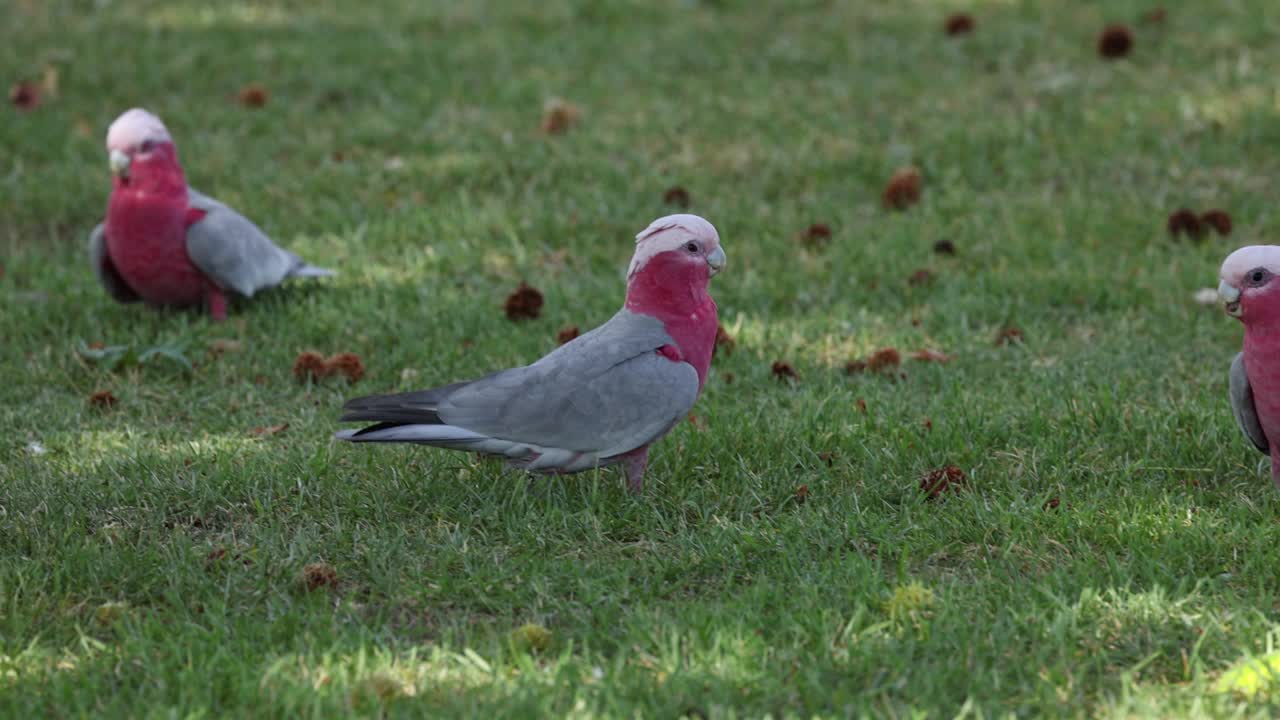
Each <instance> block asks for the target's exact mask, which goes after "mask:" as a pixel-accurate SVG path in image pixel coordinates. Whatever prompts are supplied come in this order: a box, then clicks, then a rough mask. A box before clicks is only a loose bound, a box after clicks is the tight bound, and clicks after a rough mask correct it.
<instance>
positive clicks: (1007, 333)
mask: <svg viewBox="0 0 1280 720" xmlns="http://www.w3.org/2000/svg"><path fill="white" fill-rule="evenodd" d="M1025 340H1026V337H1025V336H1024V335H1023V333H1022V328H1020V327H1016V326H1013V325H1006V326H1005V327H1002V328H1000V332H998V333H996V345H997V346H999V345H1014V344H1019V343H1022V342H1024V341H1025Z"/></svg>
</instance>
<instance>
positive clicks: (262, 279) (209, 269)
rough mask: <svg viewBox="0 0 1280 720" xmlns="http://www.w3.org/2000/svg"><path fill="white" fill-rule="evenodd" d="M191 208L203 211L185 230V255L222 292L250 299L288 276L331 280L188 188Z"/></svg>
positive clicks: (244, 220)
mask: <svg viewBox="0 0 1280 720" xmlns="http://www.w3.org/2000/svg"><path fill="white" fill-rule="evenodd" d="M187 194H188V198H189V203H190V204H191V207H193V208H197V209H199V210H204V211H205V216H204V218H202V219H201V220H199V221H197V222H195V223H192V224H191V226H190V227H189V228H187V255H188V256H189V257H190V258H191V262H192V263H193V264H195V266H196V267H198V268H200V269H201V270H202V271H203V272H204V273H205V274H206V275H208V276H209V278H210V279H211V280H213V281H214V282H215V283H217V284H218V286H219V287H221V288H223V289H225V290H233V291H235V292H237V293H240V294H241V295H244V296H246V297H252V296H253V294H254V293H256V292H258V291H259V290H264V289H266V288H269V287H273V286H275V285H278V284H280V282H281V281H282V280H284V279H285V278H287V277H289V276H291V275H299V274H302V275H308V276H318V275H331V274H332V272H330V271H327V270H322V269H321V268H315V267H312V266H310V265H308V264H307V263H306V262H304V261H303V260H302V258H300V257H298V256H297V255H294V254H293V253H291V252H289V251H287V250H282V249H281V248H279V247H276V244H275V243H273V242H271V238H269V237H267V235H266V233H264V232H262V230H260V229H258V226H257V225H254V224H253V222H251V221H250V220H249V219H248V218H246V217H244V216H243V215H241V214H240V213H238V212H236V211H235V210H232V209H231V208H229V207H227V206H226V205H223V204H222V203H220V202H218V201H217V200H214V199H213V198H211V197H209V196H208V195H205V194H203V193H201V192H198V191H196V190H195V189H193V188H187Z"/></svg>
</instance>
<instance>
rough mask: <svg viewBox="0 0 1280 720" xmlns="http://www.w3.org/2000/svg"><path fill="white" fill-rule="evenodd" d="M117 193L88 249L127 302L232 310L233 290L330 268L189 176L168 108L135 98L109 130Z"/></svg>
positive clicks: (102, 277) (101, 274)
mask: <svg viewBox="0 0 1280 720" xmlns="http://www.w3.org/2000/svg"><path fill="white" fill-rule="evenodd" d="M107 152H108V153H109V155H110V159H111V171H112V172H113V173H114V174H115V178H114V179H113V181H112V190H111V200H110V202H109V203H108V205H107V219H106V222H104V223H100V224H99V225H98V226H97V227H95V228H94V229H93V232H92V233H91V234H90V235H89V258H90V261H91V262H92V263H93V271H94V273H96V274H97V276H98V280H99V281H100V282H101V283H102V285H103V287H105V288H106V289H107V294H109V295H110V296H111V297H113V298H115V299H116V300H118V301H120V302H124V303H129V302H137V301H139V300H142V301H144V302H146V303H147V304H149V305H171V306H188V305H198V304H201V303H203V304H204V305H205V306H206V307H207V308H208V309H209V314H210V315H212V316H213V319H214V320H225V319H226V317H227V298H226V295H225V293H227V292H234V293H239V294H240V295H244V296H245V297H252V296H253V294H254V293H256V292H258V291H259V290H263V289H266V288H269V287H272V286H274V285H278V284H279V283H280V282H281V281H282V280H284V279H285V278H287V277H295V276H296V277H323V276H328V275H332V274H333V271H331V270H325V269H323V268H318V267H315V266H312V265H308V264H307V263H306V262H304V261H303V260H302V258H300V257H298V256H297V255H294V254H293V253H291V252H288V251H286V250H281V249H280V248H278V247H276V246H275V244H274V243H272V242H271V239H270V238H268V237H267V236H266V235H265V234H264V233H263V232H262V231H261V230H259V229H258V226H256V225H254V224H253V223H252V222H250V221H249V220H248V219H246V218H245V217H244V216H242V215H240V214H239V213H237V212H236V211H234V210H232V209H231V208H229V207H227V206H226V205H223V204H222V203H220V202H218V201H217V200H214V199H213V198H211V197H209V196H207V195H204V194H202V193H199V192H196V191H195V190H194V189H192V188H190V187H188V186H187V181H186V178H185V177H184V176H183V174H182V166H181V165H179V164H178V152H177V148H175V147H174V145H173V138H171V137H170V136H169V131H168V130H167V129H166V128H165V126H164V123H162V122H160V118H158V117H156V116H155V115H152V114H151V113H149V112H147V111H146V110H142V109H139V108H134V109H132V110H129V111H127V112H125V113H124V114H123V115H121V116H120V117H118V118H116V120H115V122H113V123H111V127H110V128H108V130H107Z"/></svg>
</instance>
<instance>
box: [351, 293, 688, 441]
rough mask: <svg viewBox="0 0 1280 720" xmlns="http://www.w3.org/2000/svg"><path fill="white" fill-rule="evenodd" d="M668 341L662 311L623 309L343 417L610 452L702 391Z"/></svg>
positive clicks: (664, 427) (373, 400)
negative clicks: (499, 365)
mask: <svg viewBox="0 0 1280 720" xmlns="http://www.w3.org/2000/svg"><path fill="white" fill-rule="evenodd" d="M669 343H672V340H671V337H670V336H669V335H668V334H667V332H666V331H665V330H664V329H663V327H662V323H661V321H659V320H657V319H655V318H652V317H648V316H645V315H636V314H634V313H632V312H630V311H628V310H625V309H624V310H620V311H619V312H618V313H617V314H616V315H614V316H613V318H612V319H610V320H609V321H608V322H606V323H605V324H604V325H601V326H600V327H598V328H595V329H594V330H592V331H590V332H588V333H585V334H584V335H581V336H579V337H577V338H575V339H574V340H572V341H570V342H568V343H565V344H564V345H562V346H560V347H559V348H557V349H556V350H554V351H552V352H551V353H549V354H547V355H546V356H545V357H543V358H542V359H541V360H539V361H537V362H535V363H533V364H532V365H527V366H524V367H518V368H512V369H510V370H504V371H502V372H498V373H494V374H492V375H488V376H486V377H483V378H480V379H478V380H474V381H471V382H464V383H454V384H452V385H446V386H444V387H441V388H435V389H433V390H424V391H421V392H413V393H401V394H398V395H382V396H374V397H367V398H358V399H356V400H352V401H350V402H348V403H347V405H346V411H347V412H346V414H344V415H343V417H342V419H343V420H376V421H385V422H392V423H428V424H445V425H450V426H454V427H457V428H462V429H464V430H467V431H471V432H474V433H479V434H481V435H484V436H488V437H490V438H496V439H501V440H505V441H509V442H513V443H521V444H525V445H536V446H540V447H543V448H557V449H563V450H571V451H574V452H581V453H589V454H591V455H594V456H596V457H599V458H609V457H612V456H616V455H620V454H622V453H625V452H627V451H630V450H634V449H636V448H638V447H641V446H643V445H647V444H648V443H650V442H653V441H654V440H656V439H657V438H659V437H661V436H662V435H663V434H664V433H666V432H667V431H668V430H670V429H671V427H672V426H673V425H674V424H675V423H677V422H679V420H680V419H681V418H682V417H683V416H684V415H685V414H686V413H688V412H689V409H690V408H692V407H693V403H694V401H695V400H697V397H698V373H697V371H696V370H694V369H693V366H692V365H689V364H688V363H682V362H672V361H670V360H668V359H667V358H665V357H662V356H659V355H658V354H657V353H656V352H655V350H656V349H657V348H659V347H662V346H663V345H666V344H669Z"/></svg>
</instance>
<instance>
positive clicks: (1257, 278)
mask: <svg viewBox="0 0 1280 720" xmlns="http://www.w3.org/2000/svg"><path fill="white" fill-rule="evenodd" d="M1266 279H1267V271H1266V270H1263V269H1262V268H1258V269H1257V270H1254V271H1253V272H1251V273H1249V282H1250V283H1252V284H1254V285H1261V284H1262V281H1264V280H1266Z"/></svg>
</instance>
